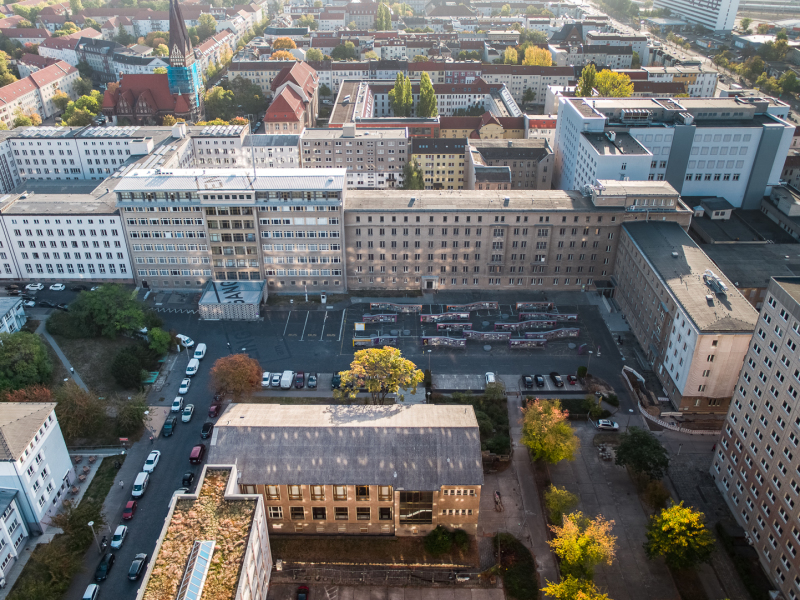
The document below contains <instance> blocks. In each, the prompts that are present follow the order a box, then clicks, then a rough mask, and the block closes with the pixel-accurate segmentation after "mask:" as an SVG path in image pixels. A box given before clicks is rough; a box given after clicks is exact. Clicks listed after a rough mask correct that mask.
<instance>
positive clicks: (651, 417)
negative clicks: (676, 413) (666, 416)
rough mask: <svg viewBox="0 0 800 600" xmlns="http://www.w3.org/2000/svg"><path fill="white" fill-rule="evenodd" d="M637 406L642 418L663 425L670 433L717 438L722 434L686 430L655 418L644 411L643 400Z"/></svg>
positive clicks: (703, 430) (719, 431) (709, 431)
mask: <svg viewBox="0 0 800 600" xmlns="http://www.w3.org/2000/svg"><path fill="white" fill-rule="evenodd" d="M637 404H638V405H639V412H640V413H642V416H643V417H644V418H645V419H647V420H648V421H651V422H652V423H655V424H657V425H661V427H663V428H664V429H669V430H670V431H677V432H678V433H688V434H689V435H713V436H717V435H719V434H720V433H721V430H711V429H686V428H685V427H681V426H680V425H677V424H675V423H668V422H667V421H662V420H661V419H659V418H658V417H654V416H653V415H651V414H650V413H649V412H647V411H646V410H645V409H644V406H642V402H641V400H637Z"/></svg>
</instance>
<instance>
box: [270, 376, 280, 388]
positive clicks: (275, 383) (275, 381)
mask: <svg viewBox="0 0 800 600" xmlns="http://www.w3.org/2000/svg"><path fill="white" fill-rule="evenodd" d="M269 385H270V387H274V388H277V387H281V374H280V373H273V374H272V377H271V378H270V381H269Z"/></svg>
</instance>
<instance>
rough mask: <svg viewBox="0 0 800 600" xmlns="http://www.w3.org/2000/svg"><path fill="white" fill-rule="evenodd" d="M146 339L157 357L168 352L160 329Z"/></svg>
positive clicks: (169, 342)
mask: <svg viewBox="0 0 800 600" xmlns="http://www.w3.org/2000/svg"><path fill="white" fill-rule="evenodd" d="M167 116H170V115H167ZM164 120H166V116H165V117H164ZM172 120H173V125H174V124H175V123H174V121H175V117H172ZM147 339H148V340H149V341H150V346H149V347H150V350H152V351H153V352H155V353H156V354H158V355H159V356H161V355H163V354H166V353H167V352H169V349H170V347H171V346H172V336H171V335H170V334H169V333H168V332H166V331H164V330H163V329H161V328H160V327H152V328H151V329H150V330H149V331H148V332H147Z"/></svg>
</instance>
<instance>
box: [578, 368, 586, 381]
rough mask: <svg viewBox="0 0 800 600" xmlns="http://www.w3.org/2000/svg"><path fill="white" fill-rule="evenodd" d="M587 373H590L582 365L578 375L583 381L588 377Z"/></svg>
mask: <svg viewBox="0 0 800 600" xmlns="http://www.w3.org/2000/svg"><path fill="white" fill-rule="evenodd" d="M587 371H588V369H587V368H586V367H584V366H583V365H581V366H580V367H578V373H577V375H578V377H579V378H580V379H583V378H584V377H586V373H587Z"/></svg>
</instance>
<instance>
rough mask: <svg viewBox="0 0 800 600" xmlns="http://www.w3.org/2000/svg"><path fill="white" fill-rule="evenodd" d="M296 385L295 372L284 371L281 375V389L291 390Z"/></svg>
mask: <svg viewBox="0 0 800 600" xmlns="http://www.w3.org/2000/svg"><path fill="white" fill-rule="evenodd" d="M293 383H294V371H284V372H283V375H281V389H282V390H289V389H291V388H292V384H293Z"/></svg>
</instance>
